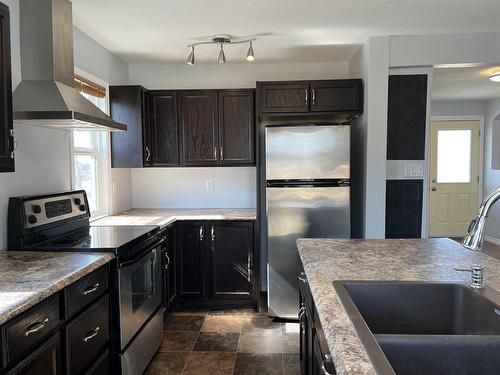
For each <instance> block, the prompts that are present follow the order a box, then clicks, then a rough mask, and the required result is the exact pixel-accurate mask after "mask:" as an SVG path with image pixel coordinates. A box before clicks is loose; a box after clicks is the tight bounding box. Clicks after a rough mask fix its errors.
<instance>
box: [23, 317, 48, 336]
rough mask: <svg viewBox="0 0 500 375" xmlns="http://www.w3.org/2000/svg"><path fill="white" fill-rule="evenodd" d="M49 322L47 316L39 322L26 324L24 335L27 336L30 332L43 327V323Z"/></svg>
mask: <svg viewBox="0 0 500 375" xmlns="http://www.w3.org/2000/svg"><path fill="white" fill-rule="evenodd" d="M48 322H49V318H45V319H44V320H42V321H41V322H36V323H33V324H31V325H29V326H28V328H27V329H26V331H25V332H24V336H26V337H28V336H29V335H31V334H32V333H35V332H38V331H40V330H41V329H43V328H44V327H45V325H46V324H47V323H48Z"/></svg>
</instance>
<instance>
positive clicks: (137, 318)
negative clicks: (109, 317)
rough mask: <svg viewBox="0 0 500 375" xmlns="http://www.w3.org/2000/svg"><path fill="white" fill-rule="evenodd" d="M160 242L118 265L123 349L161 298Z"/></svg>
mask: <svg viewBox="0 0 500 375" xmlns="http://www.w3.org/2000/svg"><path fill="white" fill-rule="evenodd" d="M161 242H162V241H160V242H156V243H155V244H154V245H151V246H150V247H149V249H146V250H144V251H141V252H140V255H139V256H137V257H136V258H135V259H129V260H127V261H126V262H124V263H121V264H120V265H119V268H118V289H119V320H120V347H121V348H120V349H121V350H123V349H124V348H125V347H126V346H127V344H128V343H129V342H130V340H131V339H132V337H134V335H135V334H136V333H137V332H138V331H139V330H140V329H141V327H142V326H143V325H144V323H145V322H146V321H147V320H148V319H149V318H150V317H151V316H152V315H153V314H154V313H155V311H156V310H157V309H158V307H159V306H160V304H161V301H162V288H161V261H160V252H161Z"/></svg>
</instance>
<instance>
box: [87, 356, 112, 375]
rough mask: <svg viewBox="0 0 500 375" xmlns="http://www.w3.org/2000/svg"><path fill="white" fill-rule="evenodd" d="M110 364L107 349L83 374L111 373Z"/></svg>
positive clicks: (99, 374) (98, 374)
mask: <svg viewBox="0 0 500 375" xmlns="http://www.w3.org/2000/svg"><path fill="white" fill-rule="evenodd" d="M110 365H111V362H110V359H109V350H106V351H105V352H104V353H103V354H101V356H100V357H99V359H98V360H97V361H96V362H95V363H94V364H93V365H92V367H91V368H89V369H88V370H87V372H86V373H85V375H109V374H111V368H110Z"/></svg>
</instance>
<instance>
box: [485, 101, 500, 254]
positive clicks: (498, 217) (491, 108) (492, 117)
mask: <svg viewBox="0 0 500 375" xmlns="http://www.w3.org/2000/svg"><path fill="white" fill-rule="evenodd" d="M484 133H485V143H484V184H483V193H484V195H486V194H487V193H488V192H490V191H491V190H493V189H496V188H498V187H500V170H499V169H493V168H492V167H494V166H495V164H496V168H498V167H499V164H500V160H499V158H500V150H498V148H499V147H500V98H496V99H492V100H489V101H487V102H486V116H485V121H484ZM486 235H487V236H488V237H489V238H488V239H489V240H493V241H495V242H496V243H497V244H500V205H499V204H498V202H497V204H496V205H495V206H493V208H492V210H491V212H490V215H489V216H488V225H487V228H486Z"/></svg>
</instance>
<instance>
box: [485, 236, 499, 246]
mask: <svg viewBox="0 0 500 375" xmlns="http://www.w3.org/2000/svg"><path fill="white" fill-rule="evenodd" d="M484 239H485V240H486V241H488V242H491V243H492V244H495V245H498V246H500V240H499V239H498V238H495V237H492V236H485V237H484Z"/></svg>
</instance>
